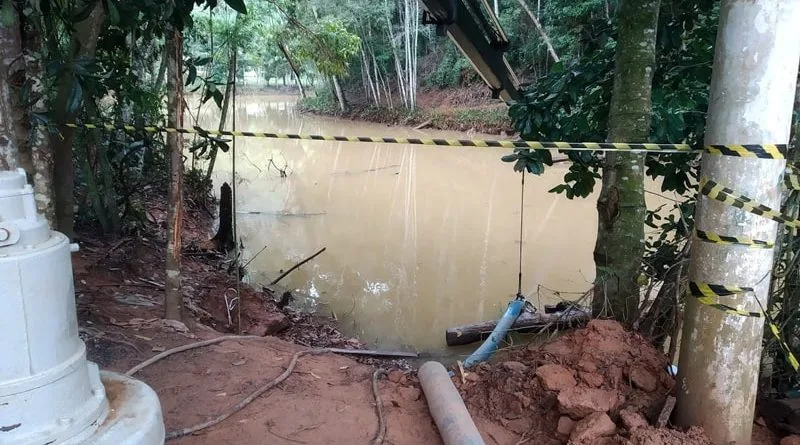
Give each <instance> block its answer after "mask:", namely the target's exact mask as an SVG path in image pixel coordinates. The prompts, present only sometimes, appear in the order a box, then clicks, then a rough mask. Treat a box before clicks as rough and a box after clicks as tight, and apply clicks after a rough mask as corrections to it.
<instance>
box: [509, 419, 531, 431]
mask: <svg viewBox="0 0 800 445" xmlns="http://www.w3.org/2000/svg"><path fill="white" fill-rule="evenodd" d="M531 426H533V422H532V421H531V419H530V418H527V417H521V418H519V419H514V420H510V421H508V422H506V425H505V427H506V428H508V429H509V430H511V431H513V432H515V433H517V434H520V435H522V434H525V433H527V432H528V431H530V430H531Z"/></svg>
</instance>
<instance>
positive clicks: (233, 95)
mask: <svg viewBox="0 0 800 445" xmlns="http://www.w3.org/2000/svg"><path fill="white" fill-rule="evenodd" d="M231 50H232V51H233V57H232V59H233V61H232V63H233V78H232V81H233V85H231V128H232V129H233V131H236V76H237V73H238V71H239V69H238V68H239V66H238V61H239V58H238V57H237V56H238V50H237V48H236V44H235V43H232V48H231ZM231 175H232V176H233V178H232V181H231V182H232V183H233V184H231V195H233V196H232V198H231V201H233V202H232V203H231V204H232V205H231V207H233V242H234V243H235V244H236V247H235V248H234V261H236V297H237V298H238V300H237V302H236V332H237V333H239V335H242V289H241V281H242V277H241V276H240V275H241V269H240V268H239V258H240V255H241V252H240V251H239V236H238V233H237V230H236V226H237V224H236V136H233V140H232V141H231Z"/></svg>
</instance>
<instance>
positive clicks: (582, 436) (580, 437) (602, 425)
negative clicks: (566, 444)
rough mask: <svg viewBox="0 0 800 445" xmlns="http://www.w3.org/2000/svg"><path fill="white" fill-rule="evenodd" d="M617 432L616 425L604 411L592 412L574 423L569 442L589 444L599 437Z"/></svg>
mask: <svg viewBox="0 0 800 445" xmlns="http://www.w3.org/2000/svg"><path fill="white" fill-rule="evenodd" d="M616 432H617V426H616V425H615V424H614V422H613V421H612V420H611V418H610V417H608V414H606V413H592V414H590V415H588V416H587V417H586V418H584V419H583V420H581V421H580V422H578V423H577V424H575V429H574V430H572V434H570V435H569V440H570V442H571V443H576V444H578V443H584V444H590V443H592V442H593V441H594V440H595V439H597V438H599V437H607V436H612V435H614V433H616Z"/></svg>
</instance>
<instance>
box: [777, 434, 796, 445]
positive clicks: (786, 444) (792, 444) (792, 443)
mask: <svg viewBox="0 0 800 445" xmlns="http://www.w3.org/2000/svg"><path fill="white" fill-rule="evenodd" d="M781 445H800V436H798V435H794V434H793V435H791V436H786V437H784V438H783V439H781Z"/></svg>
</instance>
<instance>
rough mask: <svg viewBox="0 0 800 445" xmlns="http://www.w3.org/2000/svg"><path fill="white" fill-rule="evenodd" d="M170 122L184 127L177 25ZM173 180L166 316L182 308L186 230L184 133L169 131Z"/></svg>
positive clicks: (170, 41)
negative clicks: (182, 275)
mask: <svg viewBox="0 0 800 445" xmlns="http://www.w3.org/2000/svg"><path fill="white" fill-rule="evenodd" d="M167 32H168V36H167V48H168V50H167V126H169V127H177V128H182V127H183V106H182V104H183V76H182V69H181V65H182V63H183V36H182V35H181V32H180V31H179V30H177V29H174V28H172V27H170V29H169V30H168V31H167ZM167 151H168V158H169V160H170V183H169V197H168V200H169V202H168V209H167V260H166V273H167V279H166V284H165V290H166V295H165V299H164V317H165V318H168V319H171V320H180V319H181V317H182V312H183V294H182V291H181V249H182V244H183V243H182V240H181V234H182V232H183V136H182V135H181V134H180V133H168V134H167Z"/></svg>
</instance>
